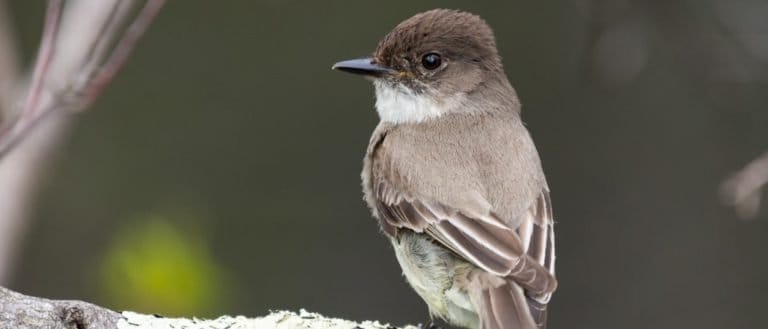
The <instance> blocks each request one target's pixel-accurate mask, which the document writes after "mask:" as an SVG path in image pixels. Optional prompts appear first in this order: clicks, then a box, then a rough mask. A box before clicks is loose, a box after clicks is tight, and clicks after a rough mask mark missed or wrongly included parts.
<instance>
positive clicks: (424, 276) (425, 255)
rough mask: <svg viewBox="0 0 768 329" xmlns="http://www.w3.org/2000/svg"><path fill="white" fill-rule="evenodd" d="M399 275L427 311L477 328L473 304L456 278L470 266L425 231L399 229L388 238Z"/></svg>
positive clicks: (465, 272) (453, 322) (463, 278)
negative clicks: (414, 292) (417, 296)
mask: <svg viewBox="0 0 768 329" xmlns="http://www.w3.org/2000/svg"><path fill="white" fill-rule="evenodd" d="M391 241H392V245H393V246H394V249H395V255H396V256H397V261H398V262H399V263H400V267H402V269H403V275H404V276H405V278H406V279H407V281H408V283H409V284H410V285H411V287H413V289H414V290H415V291H416V293H417V294H419V296H421V298H422V299H424V301H425V302H426V303H427V306H429V311H430V313H431V314H433V315H436V316H438V317H440V318H443V319H444V320H446V321H448V322H450V323H452V324H455V325H459V326H462V327H467V328H478V327H479V320H478V317H477V312H475V307H474V305H473V304H472V302H471V300H470V298H469V296H468V295H467V292H466V290H465V289H463V288H461V285H460V284H459V282H461V281H463V282H466V277H467V275H469V272H470V271H472V270H473V269H474V267H473V266H472V265H470V264H469V263H467V262H465V261H463V260H461V259H459V258H457V257H456V256H455V255H454V254H453V253H452V252H451V251H449V250H448V249H446V248H444V247H442V246H439V245H437V244H435V243H434V242H433V240H432V239H431V238H430V237H428V236H427V235H426V234H421V233H415V232H403V231H401V232H399V234H398V238H393V239H391Z"/></svg>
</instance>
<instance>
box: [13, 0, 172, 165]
mask: <svg viewBox="0 0 768 329" xmlns="http://www.w3.org/2000/svg"><path fill="white" fill-rule="evenodd" d="M62 4H63V1H62V0H51V1H50V2H49V3H48V9H47V14H46V19H45V28H44V30H43V38H42V41H41V46H40V50H39V52H38V57H37V60H36V62H35V68H34V73H33V75H32V79H31V82H30V87H29V92H28V93H27V98H26V101H25V102H24V106H23V108H22V109H21V111H20V112H19V114H18V116H17V117H16V119H15V121H13V122H12V123H11V124H9V125H7V126H6V127H5V128H4V129H3V130H0V159H1V158H3V157H4V156H5V155H6V154H7V153H8V152H9V151H10V150H12V149H13V147H14V146H16V144H18V143H19V142H20V141H21V140H22V139H23V138H24V137H25V136H26V135H27V134H29V132H30V131H32V130H33V129H34V127H36V126H38V124H39V123H40V122H41V121H43V120H45V119H46V118H48V117H50V116H51V115H52V114H53V113H56V112H65V111H73V110H78V109H82V108H85V107H87V106H89V105H90V104H92V103H93V101H94V100H95V99H96V97H98V95H100V94H101V92H102V91H103V90H104V87H106V85H108V84H109V83H110V82H111V81H112V80H113V79H114V77H115V75H116V74H117V72H118V71H119V70H120V69H121V68H122V67H123V65H124V64H125V62H126V60H127V59H128V56H129V55H130V54H131V52H132V51H133V49H134V48H135V46H136V43H137V42H138V40H139V39H140V38H141V37H142V36H143V35H144V33H145V32H146V31H147V29H148V27H149V25H150V24H151V23H152V21H153V20H154V18H155V17H156V16H157V13H158V12H159V11H160V9H161V8H162V6H163V5H164V4H165V0H147V1H146V3H145V4H144V6H143V8H142V9H141V10H140V11H139V13H138V14H137V15H136V16H135V17H134V19H133V21H131V22H130V24H129V25H128V27H127V28H125V29H123V32H122V35H118V32H119V31H120V28H119V27H120V26H121V24H120V23H121V22H122V21H123V20H124V18H125V16H126V15H127V14H128V13H129V10H128V8H129V7H130V6H129V4H128V5H127V4H126V2H125V1H118V2H117V3H116V6H117V7H115V8H114V9H113V10H112V12H111V14H110V18H109V19H108V20H107V21H106V23H105V25H104V26H103V27H102V28H101V30H100V33H99V35H98V37H97V39H96V40H94V42H93V43H92V44H91V46H90V47H91V49H90V51H89V52H88V56H87V58H86V59H85V60H84V61H83V63H82V66H81V67H79V68H78V69H77V70H76V72H75V75H74V77H73V78H72V79H70V80H69V81H68V82H67V85H66V86H63V88H61V89H57V90H53V91H50V95H45V94H44V93H45V91H46V89H45V83H46V82H47V80H46V78H47V73H48V70H49V66H50V65H51V61H52V59H53V57H54V52H55V49H56V47H57V46H59V45H57V42H58V41H59V38H58V34H59V25H60V22H59V21H60V19H61V16H62V7H63V6H62ZM115 40H117V42H116V43H115V46H114V48H112V51H111V52H109V54H108V55H106V56H105V55H104V54H106V53H107V52H106V49H107V48H108V47H107V45H110V44H112V42H113V41H115ZM105 57H106V58H105ZM43 96H48V97H50V99H49V101H46V102H42V101H41V100H42V97H43ZM47 100H48V99H47ZM41 104H42V105H41Z"/></svg>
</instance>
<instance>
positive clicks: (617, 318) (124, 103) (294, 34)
mask: <svg viewBox="0 0 768 329" xmlns="http://www.w3.org/2000/svg"><path fill="white" fill-rule="evenodd" d="M7 5H8V6H9V8H10V12H11V14H12V16H11V17H12V18H13V24H14V27H15V28H16V32H17V35H18V42H19V47H20V49H21V50H22V53H23V58H22V59H23V60H24V61H25V62H26V63H29V61H30V60H31V59H32V58H33V56H34V54H35V50H36V47H37V45H38V43H39V35H40V33H41V29H42V20H43V14H44V12H45V3H44V2H43V1H21V0H13V1H9V2H8V3H7ZM436 7H447V8H459V9H465V10H468V11H471V12H474V13H477V14H479V15H481V16H482V17H484V18H485V19H486V20H487V21H488V22H489V23H490V25H491V26H492V27H493V28H494V30H495V32H496V36H497V41H498V45H499V49H500V52H501V54H502V56H503V57H504V63H505V68H506V71H507V74H508V76H509V78H510V80H511V82H512V83H513V85H514V86H515V87H516V88H517V91H518V93H519V95H520V97H521V99H522V102H523V104H524V106H523V117H524V119H525V121H526V122H527V124H528V127H529V129H530V130H531V133H532V134H533V136H534V139H535V141H536V143H537V145H538V148H539V152H540V154H541V157H542V159H543V162H544V167H545V171H546V173H547V175H548V179H549V184H550V186H551V188H552V190H553V194H552V198H553V202H554V210H555V216H556V217H555V218H556V221H557V223H558V224H557V226H556V227H557V234H558V235H557V248H558V278H559V281H560V287H559V289H558V291H557V293H556V294H555V296H554V298H553V300H552V303H551V306H550V317H549V323H550V327H551V328H553V329H557V328H587V329H597V328H623V329H629V328H697V329H706V328H713V329H714V328H766V327H768V318H767V317H765V316H764V314H763V312H764V310H765V307H766V306H768V302H767V300H768V299H767V298H766V297H768V258H767V257H766V251H767V250H768V211H766V210H764V211H762V212H761V213H760V214H759V215H758V217H757V218H756V219H755V220H754V221H742V220H739V219H738V218H737V216H736V215H735V214H734V212H733V209H729V208H727V207H725V206H723V205H722V204H721V202H720V200H719V197H718V188H719V185H720V184H721V183H722V182H723V180H724V179H725V178H726V177H728V176H729V175H730V174H732V173H734V172H735V171H737V170H739V169H740V168H742V167H743V166H744V165H745V164H746V163H747V162H749V161H750V160H752V159H753V158H756V157H757V156H758V155H760V154H761V153H762V152H764V151H766V149H768V129H766V127H768V111H766V109H767V108H768V19H765V18H766V17H768V2H766V1H761V0H745V1H738V2H736V1H729V0H701V1H639V0H619V1H610V0H599V1H598V0H593V1H590V0H570V1H532V0H517V1H508V2H504V3H502V2H497V1H487V2H483V1H473V2H469V1H439V2H438V1H418V2H415V1H389V2H386V3H383V2H364V1H297V0H284V1H277V0H264V1H226V2H224V1H219V2H215V3H214V2H211V1H169V3H168V4H167V5H166V7H165V8H164V9H163V11H162V12H161V13H160V16H159V17H158V18H157V20H156V22H155V23H154V24H153V26H152V27H151V28H150V30H149V32H148V34H147V35H146V37H145V38H144V39H143V40H142V41H141V43H140V44H139V45H138V48H137V49H136V51H135V53H134V55H133V56H132V58H130V60H129V62H128V64H127V66H126V67H125V69H124V70H123V71H122V72H121V73H120V74H119V75H118V77H117V79H116V80H115V81H114V83H112V84H111V85H110V86H109V87H108V89H107V90H106V93H105V94H104V95H103V97H101V98H100V99H99V100H98V102H97V103H96V104H95V106H94V107H93V108H92V109H91V110H90V111H87V112H85V113H83V114H81V115H79V116H78V117H77V118H76V119H77V121H76V123H75V125H74V127H72V130H71V133H70V134H69V135H68V136H67V138H66V140H64V141H63V142H62V143H61V145H60V146H59V147H58V150H59V151H58V152H57V153H56V157H55V158H54V159H53V161H52V162H51V163H50V164H49V168H50V170H49V171H48V172H47V173H46V175H45V176H44V177H43V178H42V179H41V185H40V187H39V193H38V194H37V196H36V197H35V202H34V203H33V208H32V211H31V213H30V214H31V216H30V218H28V219H27V220H28V222H27V229H26V233H25V235H24V237H23V239H21V241H20V247H19V248H18V250H19V255H17V257H16V261H15V263H13V266H12V267H11V269H12V270H11V273H10V276H9V278H8V279H7V280H6V282H3V283H2V284H3V285H5V286H7V287H9V288H11V289H14V290H17V291H20V292H23V293H26V294H31V295H36V296H44V297H48V298H63V299H84V300H87V301H91V302H95V303H98V304H102V305H105V306H108V307H111V308H114V309H131V310H136V311H144V312H152V313H159V314H164V315H179V316H192V315H194V316H213V315H217V314H221V313H229V314H244V315H249V316H257V315H263V314H266V313H267V312H268V310H270V309H292V310H296V309H298V308H307V309H309V310H312V311H317V312H321V313H324V314H326V315H329V316H336V317H344V318H349V319H353V320H364V319H380V320H385V321H390V322H392V323H394V324H404V323H418V322H424V321H425V320H427V310H426V306H425V305H424V304H423V303H422V301H421V300H420V299H419V298H418V296H417V295H416V294H415V293H414V292H413V291H412V290H411V289H410V288H409V287H408V286H407V284H406V283H405V281H404V279H403V277H402V276H401V274H400V269H399V267H398V265H397V263H396V260H395V257H394V255H393V253H392V252H391V250H390V246H389V243H388V242H387V241H386V239H385V238H384V237H383V236H382V235H381V234H380V233H379V232H378V226H377V223H376V222H375V220H373V219H372V218H371V216H370V215H369V212H368V210H367V209H366V207H365V205H364V203H363V201H362V199H361V198H362V193H361V188H360V181H359V172H360V170H361V159H362V156H363V153H364V151H365V148H366V145H367V143H368V138H369V135H370V132H371V131H372V130H373V128H374V126H375V125H376V123H377V120H378V119H377V116H376V113H375V111H374V108H373V100H374V99H373V90H372V87H371V85H370V83H368V82H367V81H365V80H363V79H360V78H358V77H353V76H349V75H345V74H341V73H337V72H332V71H331V70H330V66H331V65H332V64H333V63H334V62H336V61H338V60H342V59H348V58H354V57H358V56H365V55H367V54H369V53H371V52H372V51H373V49H374V47H375V46H376V44H377V42H378V40H379V38H381V37H382V36H384V35H385V34H386V33H387V32H388V31H389V30H390V29H391V28H392V27H393V26H394V25H396V24H397V23H398V22H400V21H401V20H403V19H405V18H407V17H410V16H411V15H413V14H415V13H417V12H420V11H424V10H427V9H431V8H436Z"/></svg>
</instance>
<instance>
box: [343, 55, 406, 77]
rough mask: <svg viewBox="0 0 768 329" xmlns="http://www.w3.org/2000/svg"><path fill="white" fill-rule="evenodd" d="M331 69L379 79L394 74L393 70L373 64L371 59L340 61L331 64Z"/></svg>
mask: <svg viewBox="0 0 768 329" xmlns="http://www.w3.org/2000/svg"><path fill="white" fill-rule="evenodd" d="M331 69H333V70H339V71H344V72H348V73H353V74H360V75H367V76H374V77H379V76H382V75H384V74H391V73H394V72H395V70H393V69H390V68H388V67H386V66H382V65H379V64H375V63H374V62H373V58H360V59H350V60H348V61H341V62H338V63H336V64H333V67H331Z"/></svg>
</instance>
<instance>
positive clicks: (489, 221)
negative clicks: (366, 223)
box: [373, 179, 557, 305]
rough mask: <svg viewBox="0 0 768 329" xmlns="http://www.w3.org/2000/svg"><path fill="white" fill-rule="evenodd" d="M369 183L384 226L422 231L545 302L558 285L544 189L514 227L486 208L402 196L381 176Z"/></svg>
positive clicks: (478, 265) (549, 214) (389, 229)
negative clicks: (456, 206)
mask: <svg viewBox="0 0 768 329" xmlns="http://www.w3.org/2000/svg"><path fill="white" fill-rule="evenodd" d="M373 183H374V184H373V189H374V193H375V194H376V199H377V204H376V208H377V209H376V210H377V213H378V214H379V217H380V220H381V221H382V224H383V226H384V228H385V230H388V231H396V230H398V229H409V230H412V231H415V232H425V233H427V234H429V235H430V236H431V237H433V238H434V239H435V240H436V241H438V242H439V243H441V244H442V245H444V246H445V247H447V248H448V249H450V250H453V251H454V252H455V253H457V254H458V255H459V256H461V257H463V258H464V259H466V260H467V261H469V262H470V263H472V264H474V265H475V266H477V267H479V268H482V269H483V270H485V271H487V272H488V273H490V274H493V275H495V276H498V277H508V278H511V279H513V281H515V282H516V283H517V284H519V285H520V286H522V287H523V288H525V289H526V290H527V291H528V294H529V296H531V297H532V298H535V299H536V300H538V301H541V302H543V304H544V305H546V302H547V301H548V298H549V295H550V294H551V293H552V292H553V291H554V290H555V288H556V286H557V280H556V279H555V277H554V236H553V230H552V216H551V207H550V203H549V192H548V191H546V190H543V191H542V192H541V193H540V195H539V196H538V197H537V199H536V201H535V202H534V203H533V204H532V205H531V206H530V207H529V209H528V211H527V213H526V214H525V216H524V218H523V221H522V223H521V225H520V227H519V228H516V229H515V228H511V227H509V226H508V225H507V224H505V222H504V221H503V220H501V219H500V218H498V216H496V215H495V214H494V213H493V212H492V211H490V209H488V210H487V211H478V210H469V209H481V208H480V207H467V208H466V209H457V208H454V207H451V206H450V205H446V204H441V203H439V202H434V201H430V200H425V199H422V198H419V197H416V196H411V195H406V194H405V193H403V192H401V190H399V189H396V188H393V186H391V185H389V184H388V182H386V181H384V180H380V179H374V182H373ZM393 228H394V230H392V229H393Z"/></svg>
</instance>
